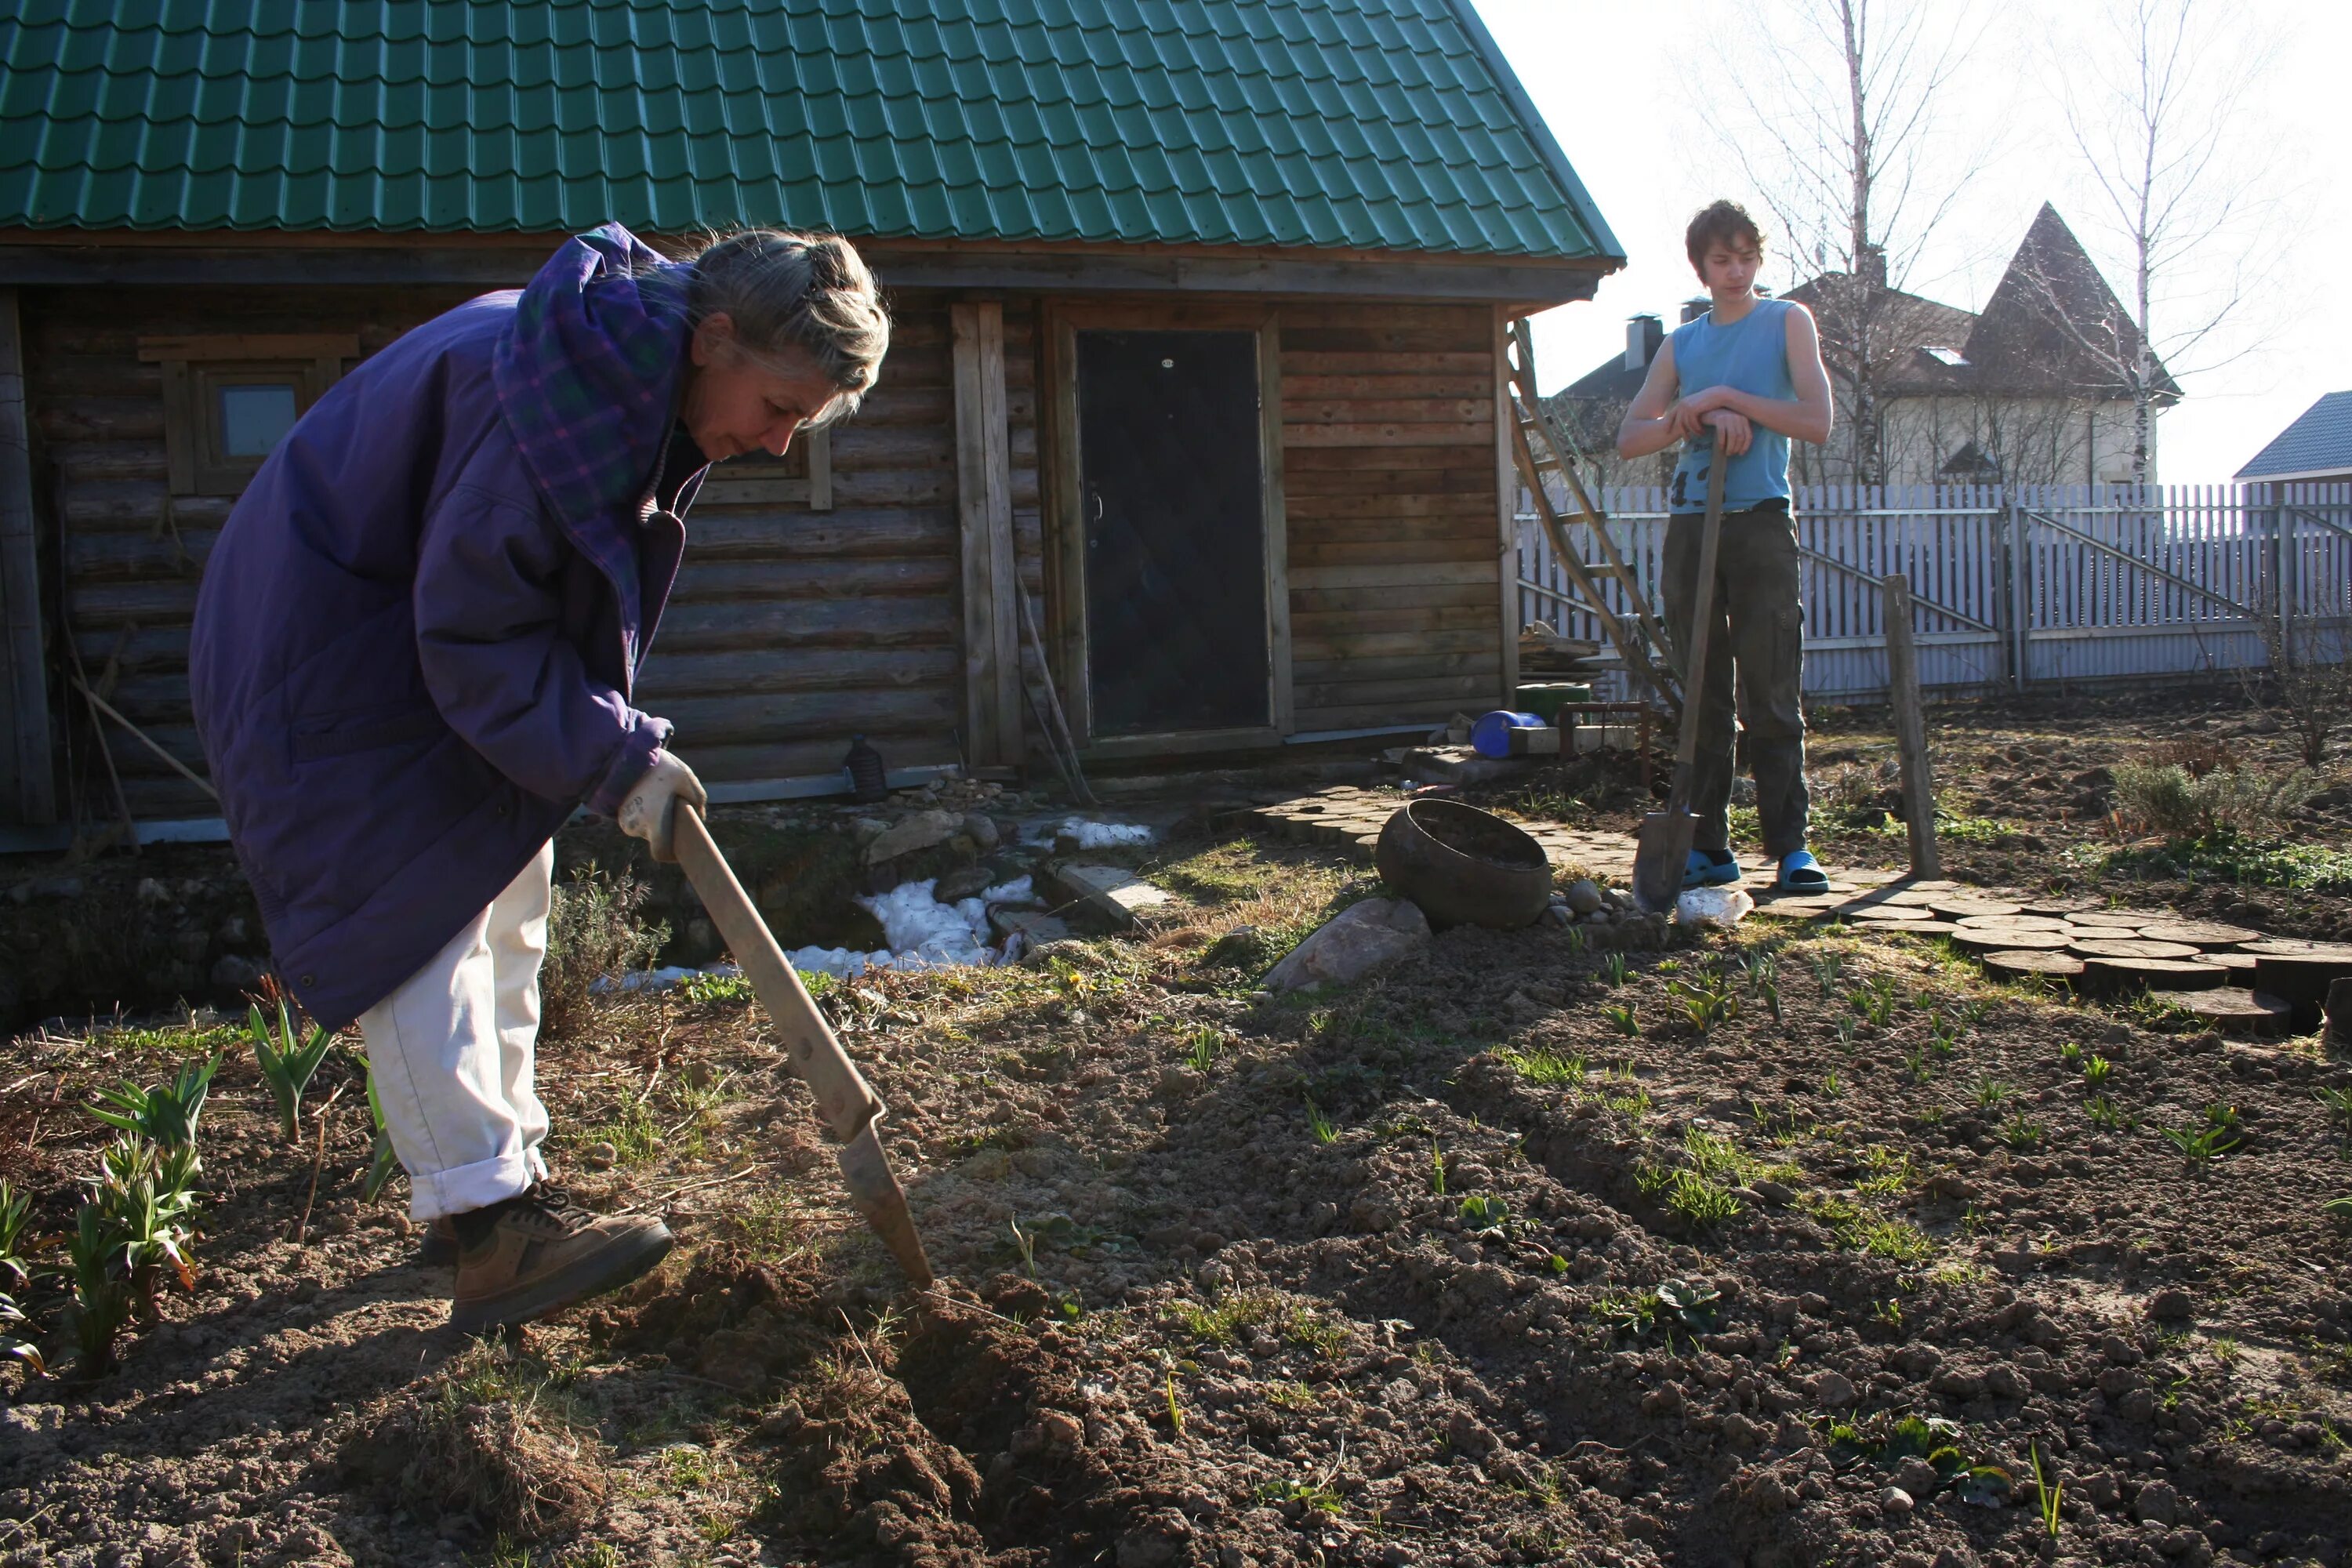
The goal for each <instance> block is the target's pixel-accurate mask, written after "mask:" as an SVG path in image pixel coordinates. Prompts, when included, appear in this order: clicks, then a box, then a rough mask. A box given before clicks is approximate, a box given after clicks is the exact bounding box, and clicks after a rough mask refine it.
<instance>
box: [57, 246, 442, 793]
mask: <svg viewBox="0 0 2352 1568" xmlns="http://www.w3.org/2000/svg"><path fill="white" fill-rule="evenodd" d="M468 292H469V291H468V290H465V289H415V290H410V289H366V290H332V289H191V290H183V289H169V290H167V289H103V290H100V289H26V290H25V291H24V293H23V295H22V296H21V305H20V308H21V310H22V314H23V319H24V325H25V338H26V345H25V347H26V366H25V372H26V375H25V380H26V401H27V403H28V405H30V408H31V411H32V416H33V417H32V426H33V433H34V438H35V441H36V443H37V448H38V449H37V454H36V471H37V473H38V474H39V475H40V476H41V482H40V489H39V493H37V496H36V498H35V509H36V512H37V516H38V518H39V521H40V526H41V528H42V529H43V531H44V532H45V533H46V534H47V537H46V538H45V539H44V540H43V545H44V549H45V553H48V554H50V555H51V556H52V558H53V559H54V560H55V562H56V570H57V579H56V582H57V584H58V586H59V587H60V588H61V589H62V595H63V597H62V603H63V617H64V623H65V629H66V630H67V632H68V635H69V636H70V637H71V640H72V649H73V651H77V652H79V655H80V658H81V661H82V663H83V665H84V667H85V668H87V670H88V672H89V680H90V683H91V685H92V686H94V687H96V688H97V689H99V690H100V691H101V692H102V693H105V694H106V695H107V697H108V700H110V702H111V703H112V704H113V705H114V706H115V707H116V708H118V709H120V710H121V712H122V714H123V716H124V717H125V718H127V719H129V720H130V721H131V722H133V723H134V724H137V725H138V726H139V727H140V728H141V729H142V731H145V732H146V733H147V734H148V735H150V736H152V738H153V739H154V740H155V741H156V742H158V743H159V744H161V745H162V746H163V748H164V749H165V750H166V751H168V752H171V753H172V754H173V756H175V757H177V758H179V759H180V760H181V761H182V762H184V763H186V764H187V765H188V766H190V767H192V768H193V769H194V770H195V771H196V772H197V773H204V772H205V762H204V756H203V753H202V752H200V751H199V749H198V748H197V745H196V734H195V727H194V721H192V719H191V718H190V716H189V711H188V626H189V623H190V621H191V619H192V617H193V616H194V613H195V606H196V583H197V579H198V577H199V575H200V574H201V573H202V571H203V567H204V563H205V558H206V556H208V555H209V554H210V553H211V551H212V545H213V541H214V540H215V538H217V537H218V536H219V533H220V527H221V524H222V523H223V522H224V521H226V520H227V518H228V513H229V508H230V507H231V506H232V505H234V504H235V498H233V497H229V496H173V494H172V493H171V489H170V486H169V485H168V483H167V482H166V479H165V465H164V449H163V368H162V367H161V366H160V365H154V364H142V363H140V360H139V346H138V345H139V339H141V338H142V337H151V336H166V335H174V334H182V335H184V334H211V333H226V332H349V333H356V334H357V335H358V337H359V340H360V349H361V352H362V353H363V354H364V353H373V352H374V351H375V350H376V349H379V348H381V347H383V345H384V344H385V343H387V342H391V341H392V340H393V339H394V337H396V336H398V335H399V334H400V333H401V332H403V331H406V330H407V329H408V328H409V327H410V326H412V325H414V324H415V323H416V322H417V321H423V320H425V318H427V317H429V316H431V315H433V314H434V313H436V311H439V310H446V309H447V308H448V307H449V306H451V305H454V304H457V302H458V301H460V300H463V299H465V298H466V297H467V293H468ZM51 660H52V679H53V681H55V682H56V683H57V684H58V685H60V686H62V685H63V684H64V680H65V678H66V677H67V676H69V675H70V674H71V672H72V662H71V658H70V656H69V653H68V649H67V648H66V647H63V646H61V645H59V644H56V643H53V644H52V647H51ZM88 712H89V710H88V708H87V707H86V705H85V704H84V703H83V702H82V700H81V699H80V698H79V696H78V695H75V694H73V693H72V692H71V690H70V689H66V690H63V691H61V692H60V693H59V706H58V720H57V722H58V724H59V725H60V726H61V727H63V726H70V727H71V738H72V752H73V755H74V758H75V759H76V763H77V767H76V772H77V773H78V774H79V777H78V778H77V779H76V780H75V781H74V782H75V785H76V787H77V788H79V790H81V791H82V792H84V795H85V799H86V801H87V805H88V809H89V812H90V813H91V814H92V815H93V816H96V817H98V818H99V819H100V820H107V819H110V818H111V817H112V816H114V814H115V812H114V804H113V801H112V799H111V798H110V791H109V788H108V784H107V781H106V775H105V771H104V768H103V766H102V765H101V764H100V763H97V762H95V761H94V760H93V759H94V758H95V757H96V752H95V750H94V744H95V741H96V735H95V733H94V732H93V731H92V730H91V728H90V725H89V718H88ZM106 738H107V746H108V750H109V752H110V754H111V755H112V757H113V761H114V766H115V768H116V770H117V771H118V772H119V773H121V780H122V790H123V795H124V796H125V798H126V800H127V801H128V803H129V805H130V807H131V815H132V816H136V817H138V818H140V819H141V820H142V821H146V820H151V819H171V818H184V817H205V816H215V815H217V808H216V807H215V805H213V803H212V802H211V800H209V799H208V798H207V797H206V796H205V795H204V794H203V792H201V791H199V790H197V789H196V788H194V786H193V785H191V784H187V783H186V782H185V781H184V780H183V779H181V778H180V777H179V776H178V775H177V774H176V773H173V772H172V771H171V769H170V768H168V767H167V766H165V765H164V764H163V763H162V762H161V761H160V760H158V759H157V758H156V757H155V756H154V755H153V753H152V752H149V751H148V750H147V749H146V748H145V747H144V746H142V745H141V744H140V743H139V742H137V741H135V740H133V739H131V737H130V736H128V735H126V734H124V733H123V732H122V731H121V729H119V728H117V727H115V726H113V725H112V724H109V725H108V726H107V737H106Z"/></svg>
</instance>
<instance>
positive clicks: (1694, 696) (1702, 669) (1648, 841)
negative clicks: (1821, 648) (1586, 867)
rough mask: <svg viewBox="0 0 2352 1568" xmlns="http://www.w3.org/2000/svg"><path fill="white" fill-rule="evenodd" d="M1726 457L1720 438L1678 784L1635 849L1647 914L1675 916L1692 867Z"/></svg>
mask: <svg viewBox="0 0 2352 1568" xmlns="http://www.w3.org/2000/svg"><path fill="white" fill-rule="evenodd" d="M1724 467H1725V458H1724V455H1723V446H1722V437H1720V436H1718V437H1717V440H1716V447H1715V450H1714V453H1713V455H1712V457H1711V458H1710V459H1709V461H1708V463H1707V468H1706V523H1705V524H1704V525H1703V526H1702V528H1701V529H1700V531H1699V536H1698V593H1697V594H1696V596H1695V598H1694V601H1693V603H1692V605H1691V608H1692V609H1693V611H1694V612H1696V613H1695V614H1694V615H1693V616H1691V633H1690V646H1689V647H1686V648H1685V649H1684V650H1683V672H1682V673H1683V733H1682V741H1681V742H1680V743H1679V744H1678V745H1676V746H1675V782H1674V785H1673V787H1672V788H1671V789H1669V790H1668V791H1667V792H1666V809H1665V810H1664V811H1654V812H1651V813H1650V814H1649V815H1648V816H1644V817H1643V818H1642V836H1641V837H1640V838H1639V839H1638V840H1636V841H1635V843H1634V847H1633V901H1634V902H1635V903H1636V904H1639V905H1640V906H1641V907H1642V908H1643V909H1645V910H1670V909H1673V908H1674V907H1675V900H1676V899H1678V898H1680V897H1681V896H1682V890H1683V871H1684V868H1685V867H1686V866H1688V865H1689V863H1690V856H1691V835H1692V833H1693V831H1694V830H1695V829H1696V827H1697V826H1698V818H1697V817H1696V816H1692V815H1691V809H1690V792H1691V772H1692V769H1693V767H1694V766H1695V765H1696V763H1697V761H1698V714H1699V709H1700V708H1701V707H1702V706H1703V705H1704V704H1703V702H1702V699H1703V698H1704V697H1705V695H1706V639H1707V633H1708V631H1709V629H1710V627H1711V626H1713V624H1714V621H1715V555H1716V547H1717V544H1719V543H1720V542H1721V541H1722V538H1723V470H1724Z"/></svg>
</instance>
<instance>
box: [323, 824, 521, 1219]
mask: <svg viewBox="0 0 2352 1568" xmlns="http://www.w3.org/2000/svg"><path fill="white" fill-rule="evenodd" d="M554 874H555V845H554V844H553V842H552V841H551V842H550V843H548V844H547V845H546V846H545V847H542V848H541V850H540V852H539V854H538V856H537V858H534V859H533V860H532V861H531V863H530V865H528V866H525V867H524V868H522V872H521V874H520V876H518V877H516V878H515V879H514V880H513V881H511V882H509V883H508V884H507V887H506V890H505V891H504V892H502V893H500V894H499V896H498V897H497V898H496V899H494V900H491V902H490V907H489V908H488V909H487V910H483V911H482V912H481V913H480V914H478V915H476V916H475V917H474V918H473V920H472V921H469V922H467V926H466V928H465V929H464V930H463V931H459V932H458V933H457V935H456V936H454V937H452V938H450V939H449V945H448V946H446V947H445V948H443V949H442V950H441V951H440V952H437V953H436V954H434V955H433V957H432V959H431V960H430V961H428V962H427V963H425V967H424V968H422V969H420V970H418V971H417V972H416V973H415V974H412V975H410V976H409V977H408V979H407V980H405V981H404V982H403V983H402V984H401V986H400V988H399V989H398V990H397V991H394V993H393V994H391V995H389V996H387V997H385V998H384V999H383V1001H381V1002H379V1003H377V1004H376V1005H374V1006H373V1007H371V1008H369V1009H368V1010H367V1011H366V1012H364V1013H362V1014H361V1015H360V1033H361V1035H362V1037H365V1038H366V1040H367V1054H368V1061H369V1062H370V1063H371V1064H372V1065H373V1069H374V1073H375V1090H376V1098H377V1099H378V1100H380V1101H382V1102H383V1123H384V1129H385V1131H388V1132H389V1133H391V1135H392V1147H393V1152H395V1153H397V1154H398V1155H399V1156H400V1163H401V1165H402V1166H403V1167H404V1169H406V1171H407V1172H408V1184H409V1189H410V1194H411V1197H410V1202H409V1207H408V1212H409V1213H410V1215H413V1216H414V1217H415V1218H416V1219H419V1220H430V1219H438V1218H440V1217H441V1216H442V1215H451V1214H463V1213H465V1212H466V1211H467V1210H468V1209H478V1208H483V1207H487V1206H488V1205H491V1204H494V1203H497V1202H498V1201H499V1200H500V1199H501V1198H510V1197H513V1196H514V1195H515V1194H518V1193H520V1192H522V1191H523V1190H524V1189H526V1188H527V1187H529V1186H530V1184H532V1183H533V1182H535V1181H539V1180H541V1179H542V1178H544V1177H545V1176H546V1174H547V1165H546V1163H545V1162H543V1161H542V1160H541V1158H540V1153H539V1146H540V1143H541V1141H542V1140H544V1139H545V1138H546V1136H547V1108H546V1107H545V1106H543V1105H541V1103H540V1102H539V1095H538V1093H537V1092H536V1091H535V1090H534V1089H532V1087H531V1064H532V1059H533V1053H534V1049H535V1047H537V1045H538V1043H539V964H540V960H541V959H542V958H544V957H545V956H546V955H547V914H548V909H549V907H550V905H551V901H552V893H551V889H552V886H553V879H554Z"/></svg>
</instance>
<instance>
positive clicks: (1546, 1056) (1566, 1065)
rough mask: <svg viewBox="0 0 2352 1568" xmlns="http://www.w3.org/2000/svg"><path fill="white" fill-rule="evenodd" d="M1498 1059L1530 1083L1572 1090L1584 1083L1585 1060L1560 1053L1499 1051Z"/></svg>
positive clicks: (1548, 1051) (1547, 1051) (1546, 1051)
mask: <svg viewBox="0 0 2352 1568" xmlns="http://www.w3.org/2000/svg"><path fill="white" fill-rule="evenodd" d="M1496 1060H1498V1061H1500V1062H1501V1063H1502V1064H1503V1065H1504V1066H1505V1067H1507V1068H1510V1069H1511V1070H1512V1071H1513V1072H1515V1073H1517V1074H1518V1075H1519V1076H1520V1077H1521V1078H1523V1079H1527V1080H1528V1082H1529V1083H1536V1084H1542V1085H1544V1086H1546V1087H1547V1088H1552V1089H1570V1088H1574V1087H1575V1086H1576V1085H1578V1084H1580V1083H1582V1082H1583V1081H1584V1058H1582V1057H1570V1056H1562V1055H1561V1054H1560V1053H1559V1052H1558V1051H1550V1050H1534V1051H1498V1052H1496Z"/></svg>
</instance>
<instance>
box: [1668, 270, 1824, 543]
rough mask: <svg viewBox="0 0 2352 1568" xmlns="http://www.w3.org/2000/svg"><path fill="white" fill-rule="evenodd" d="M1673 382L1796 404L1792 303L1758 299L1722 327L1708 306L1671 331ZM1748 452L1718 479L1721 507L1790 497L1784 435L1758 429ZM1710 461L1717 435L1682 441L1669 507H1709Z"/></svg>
mask: <svg viewBox="0 0 2352 1568" xmlns="http://www.w3.org/2000/svg"><path fill="white" fill-rule="evenodd" d="M1674 345H1675V380H1676V381H1678V382H1680V383H1681V384H1682V386H1681V389H1682V391H1684V392H1686V393H1687V392H1705V391H1706V389H1707V388H1708V387H1710V386H1729V387H1734V388H1737V389H1738V390H1739V391H1741V392H1744V393H1747V394H1748V395H1750V396H1752V397H1769V398H1775V399H1778V400H1780V401H1783V402H1793V401H1795V399H1796V396H1797V387H1796V383H1794V382H1793V381H1791V380H1790V377H1789V302H1788V301H1787V300H1757V301H1756V303H1755V306H1754V307H1753V308H1752V309H1750V310H1748V314H1746V315H1744V316H1742V317H1740V318H1739V320H1738V321H1734V322H1732V323H1731V325H1729V326H1727V327H1718V326H1717V325H1716V324H1715V312H1714V311H1712V310H1710V311H1708V312H1707V313H1706V315H1704V316H1701V317H1700V318H1698V320H1696V321H1685V322H1684V323H1683V324H1682V325H1681V326H1679V327H1676V328H1675V336H1674ZM1755 432H1756V433H1755V439H1754V440H1752V441H1750V442H1749V443H1748V450H1746V451H1745V452H1742V453H1741V454H1740V455H1739V456H1738V457H1737V458H1732V459H1731V467H1730V468H1729V469H1728V470H1727V472H1726V473H1725V474H1724V477H1723V510H1726V511H1738V510H1742V509H1743V508H1747V507H1751V506H1757V505H1760V504H1761V503H1763V502H1765V501H1768V500H1788V499H1789V438H1788V437H1786V436H1783V435H1781V434H1780V432H1779V431H1778V430H1767V429H1766V428H1764V426H1761V425H1758V426H1756V427H1755ZM1714 460H1715V433H1714V432H1713V431H1711V430H1710V431H1708V432H1707V433H1706V435H1704V436H1699V437H1693V438H1692V439H1690V440H1688V441H1685V442H1684V443H1683V450H1682V456H1681V457H1679V458H1676V459H1675V479H1674V485H1673V487H1672V488H1671V489H1669V490H1668V491H1667V495H1666V506H1667V510H1671V511H1701V512H1703V511H1705V510H1706V480H1707V466H1708V465H1709V464H1711V463H1712V462H1714Z"/></svg>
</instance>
